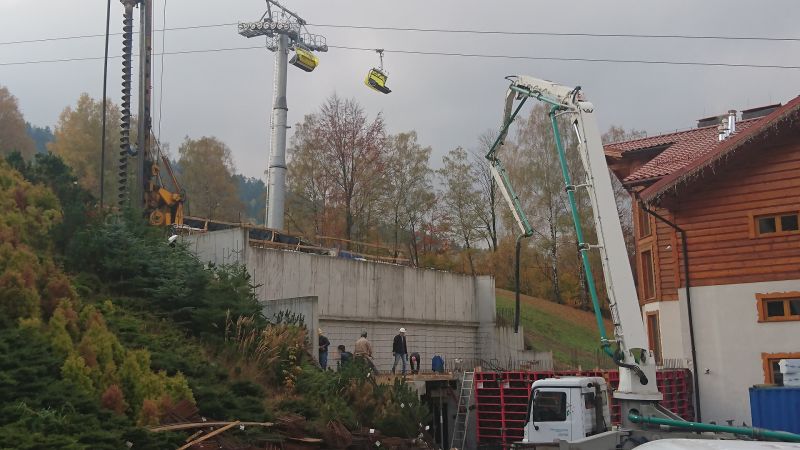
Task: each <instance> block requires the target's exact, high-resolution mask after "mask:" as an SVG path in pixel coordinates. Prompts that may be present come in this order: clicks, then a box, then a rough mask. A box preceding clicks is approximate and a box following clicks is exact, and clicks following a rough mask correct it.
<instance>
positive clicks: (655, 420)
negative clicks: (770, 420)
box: [628, 412, 800, 442]
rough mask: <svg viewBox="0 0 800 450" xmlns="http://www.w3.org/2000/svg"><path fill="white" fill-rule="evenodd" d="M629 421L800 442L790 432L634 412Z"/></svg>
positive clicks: (798, 438) (796, 435)
mask: <svg viewBox="0 0 800 450" xmlns="http://www.w3.org/2000/svg"><path fill="white" fill-rule="evenodd" d="M628 420H630V421H631V422H633V423H647V424H652V425H664V426H669V427H675V428H681V429H684V430H691V431H697V432H702V431H711V432H714V433H730V434H736V435H740V436H748V437H751V438H753V439H772V440H777V441H786V442H800V434H794V433H789V432H788V431H772V430H765V429H763V428H750V427H732V426H725V425H713V424H710V423H700V422H685V421H682V420H674V419H663V418H661V417H652V416H640V415H639V414H636V413H634V412H631V413H629V414H628Z"/></svg>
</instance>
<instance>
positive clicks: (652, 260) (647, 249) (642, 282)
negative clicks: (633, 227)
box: [636, 245, 659, 302]
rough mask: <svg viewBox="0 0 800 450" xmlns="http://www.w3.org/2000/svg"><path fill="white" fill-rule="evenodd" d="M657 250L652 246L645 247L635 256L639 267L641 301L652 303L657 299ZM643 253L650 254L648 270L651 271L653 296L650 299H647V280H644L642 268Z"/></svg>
mask: <svg viewBox="0 0 800 450" xmlns="http://www.w3.org/2000/svg"><path fill="white" fill-rule="evenodd" d="M656 251H657V248H656V247H655V246H653V245H647V246H644V247H642V248H641V249H639V254H638V255H637V258H636V259H637V260H638V265H639V282H640V285H641V288H642V289H641V294H642V297H641V298H642V301H643V302H647V301H652V300H655V299H656V298H658V288H659V281H658V265H657V263H656V260H657V257H656V256H657V254H656ZM645 252H650V268H651V269H652V272H651V273H652V277H653V295H652V296H651V297H647V280H646V279H645V267H644V254H645Z"/></svg>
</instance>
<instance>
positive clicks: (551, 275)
mask: <svg viewBox="0 0 800 450" xmlns="http://www.w3.org/2000/svg"><path fill="white" fill-rule="evenodd" d="M555 148H556V147H555V140H554V138H553V132H552V128H551V122H550V119H549V117H548V107H547V106H546V105H543V104H538V105H536V106H535V107H534V108H533V109H532V110H531V113H530V115H529V116H528V117H527V118H525V119H524V122H523V123H522V125H521V127H520V128H519V130H518V134H517V138H516V148H515V149H516V151H517V152H518V154H517V158H518V160H519V161H518V162H517V163H516V164H513V165H511V166H510V167H509V173H510V175H511V177H512V179H513V180H514V181H515V185H518V186H524V187H522V188H521V192H519V194H520V199H521V201H522V203H523V207H524V208H525V209H526V211H527V212H528V214H529V215H530V216H531V225H532V226H533V228H534V230H535V233H536V235H535V236H534V239H533V242H534V246H535V247H537V248H538V249H540V251H538V252H536V253H535V256H536V257H537V259H538V260H539V267H540V268H541V269H542V270H543V273H544V274H545V275H546V276H547V278H548V279H549V280H550V284H551V290H550V293H551V295H552V297H553V299H554V300H555V301H556V302H558V303H563V301H564V299H563V297H562V294H561V279H560V278H561V270H560V266H559V263H560V260H559V253H560V252H561V246H562V244H564V233H565V232H567V233H568V232H569V229H570V228H569V225H571V223H569V222H568V221H569V211H568V206H567V202H566V195H564V179H563V177H562V175H561V166H560V163H559V160H558V155H557V153H556V150H555Z"/></svg>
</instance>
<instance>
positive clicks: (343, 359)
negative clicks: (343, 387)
mask: <svg viewBox="0 0 800 450" xmlns="http://www.w3.org/2000/svg"><path fill="white" fill-rule="evenodd" d="M337 348H338V349H339V367H344V366H345V364H347V363H349V362H350V361H352V360H353V354H352V353H350V352H348V351H347V350H346V349H345V347H344V345H340V346H339V347H337Z"/></svg>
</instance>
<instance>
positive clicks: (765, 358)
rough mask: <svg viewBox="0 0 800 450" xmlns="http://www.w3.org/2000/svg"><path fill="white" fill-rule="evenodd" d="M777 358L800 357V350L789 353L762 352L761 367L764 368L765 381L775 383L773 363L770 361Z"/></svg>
mask: <svg viewBox="0 0 800 450" xmlns="http://www.w3.org/2000/svg"><path fill="white" fill-rule="evenodd" d="M776 359H800V352H788V353H762V354H761V367H762V368H763V369H764V383H765V384H775V383H773V380H774V375H775V374H774V373H772V364H771V363H770V361H773V360H776Z"/></svg>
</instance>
